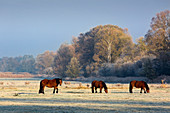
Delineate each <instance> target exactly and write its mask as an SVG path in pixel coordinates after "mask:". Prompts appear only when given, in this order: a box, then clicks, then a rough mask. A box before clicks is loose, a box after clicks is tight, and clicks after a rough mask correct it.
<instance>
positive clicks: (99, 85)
mask: <svg viewBox="0 0 170 113" xmlns="http://www.w3.org/2000/svg"><path fill="white" fill-rule="evenodd" d="M91 85H92V87H91V88H92V93H94V87H95V90H96V93H97V88H100V93H102V88H103V87H104V91H105V93H108V90H107V86H106V84H105V83H104V82H103V81H96V80H94V81H93V82H92V83H91Z"/></svg>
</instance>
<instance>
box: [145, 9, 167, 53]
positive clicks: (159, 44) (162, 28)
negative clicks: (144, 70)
mask: <svg viewBox="0 0 170 113" xmlns="http://www.w3.org/2000/svg"><path fill="white" fill-rule="evenodd" d="M150 27H151V29H150V30H148V32H147V34H146V35H145V41H146V44H147V46H148V48H149V51H150V52H151V53H152V54H155V55H156V56H159V54H160V53H161V52H168V51H169V50H170V11H169V10H165V11H162V12H160V13H157V15H156V17H153V18H152V21H151V25H150Z"/></svg>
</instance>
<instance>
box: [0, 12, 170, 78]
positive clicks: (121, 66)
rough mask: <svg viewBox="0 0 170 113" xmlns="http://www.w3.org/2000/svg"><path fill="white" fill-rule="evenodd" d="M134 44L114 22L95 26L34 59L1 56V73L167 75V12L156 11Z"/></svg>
mask: <svg viewBox="0 0 170 113" xmlns="http://www.w3.org/2000/svg"><path fill="white" fill-rule="evenodd" d="M136 42H137V43H134V42H133V41H132V37H131V35H130V34H129V33H128V29H127V28H125V29H123V28H120V27H119V26H115V25H99V26H96V27H94V28H92V29H90V30H89V31H88V32H86V33H81V34H79V36H78V37H73V39H72V43H71V44H67V43H64V44H62V45H61V46H60V48H59V49H58V50H57V51H56V52H49V51H46V52H44V53H43V54H39V55H38V56H37V57H36V58H33V56H31V55H25V56H23V57H15V58H12V57H4V58H1V59H0V71H1V72H8V71H10V72H16V73H17V72H29V73H33V74H37V73H39V74H47V75H49V76H50V75H56V76H60V77H78V76H85V77H89V76H118V77H126V76H146V77H148V78H149V79H154V78H156V77H157V76H160V75H170V71H169V70H170V11H169V10H165V11H162V12H160V13H157V14H156V16H155V17H153V18H152V20H151V24H150V29H149V30H148V32H147V33H146V35H145V36H144V37H139V38H138V39H137V40H136Z"/></svg>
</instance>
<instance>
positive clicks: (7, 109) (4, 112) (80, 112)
mask: <svg viewBox="0 0 170 113" xmlns="http://www.w3.org/2000/svg"><path fill="white" fill-rule="evenodd" d="M106 107H107V106H101V107H100V108H93V106H91V107H90V108H87V107H79V106H77V107H75V106H41V105H31V106H30V105H28V106H25V105H24V106H23V105H20V106H16V105H12V106H0V112H1V113H11V112H12V113H27V112H28V113H37V112H38V113H41V112H45V113H60V112H61V113H104V112H107V113H115V112H116V113H117V112H118V113H126V112H143V113H145V112H150V113H155V112H157V113H162V112H164V113H165V112H169V110H170V109H166V108H156V107H155V108H149V107H143V108H140V107H130V108H129V107H126V106H124V107H122V106H113V107H111V108H109V109H105V108H106Z"/></svg>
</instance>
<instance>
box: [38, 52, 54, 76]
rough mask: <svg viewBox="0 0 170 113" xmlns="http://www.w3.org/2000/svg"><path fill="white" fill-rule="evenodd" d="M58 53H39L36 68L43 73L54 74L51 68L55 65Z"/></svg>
mask: <svg viewBox="0 0 170 113" xmlns="http://www.w3.org/2000/svg"><path fill="white" fill-rule="evenodd" d="M55 55H56V53H54V52H50V51H45V52H44V53H43V54H39V55H38V56H37V58H36V69H38V71H39V73H41V74H53V72H52V70H51V71H50V72H49V69H51V68H52V67H53V63H54V57H55Z"/></svg>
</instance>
